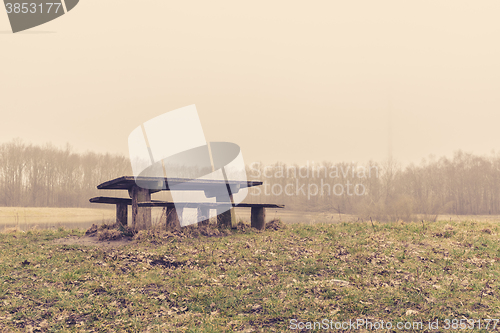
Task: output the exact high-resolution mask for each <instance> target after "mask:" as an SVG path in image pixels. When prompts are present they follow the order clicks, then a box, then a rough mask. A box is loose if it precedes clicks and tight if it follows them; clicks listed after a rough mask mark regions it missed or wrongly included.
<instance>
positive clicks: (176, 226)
mask: <svg viewBox="0 0 500 333" xmlns="http://www.w3.org/2000/svg"><path fill="white" fill-rule="evenodd" d="M165 209H166V219H167V220H166V227H167V230H170V231H173V230H181V224H180V221H179V216H177V211H176V210H175V208H174V207H165Z"/></svg>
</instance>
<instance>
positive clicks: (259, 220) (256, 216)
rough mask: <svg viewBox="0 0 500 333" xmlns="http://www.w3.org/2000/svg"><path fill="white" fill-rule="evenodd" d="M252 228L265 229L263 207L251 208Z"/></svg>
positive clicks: (264, 211)
mask: <svg viewBox="0 0 500 333" xmlns="http://www.w3.org/2000/svg"><path fill="white" fill-rule="evenodd" d="M250 219H251V226H252V228H255V229H259V230H264V229H265V228H266V210H265V208H264V207H252V211H251V216H250Z"/></svg>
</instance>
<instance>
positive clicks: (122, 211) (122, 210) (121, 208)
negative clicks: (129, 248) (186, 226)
mask: <svg viewBox="0 0 500 333" xmlns="http://www.w3.org/2000/svg"><path fill="white" fill-rule="evenodd" d="M89 201H90V202H92V203H101V204H114V205H116V221H117V222H119V223H121V224H122V225H127V218H128V215H127V214H128V210H127V206H130V205H132V199H129V198H114V197H95V198H91V199H90V200H89ZM137 205H138V206H139V207H166V208H167V210H170V211H171V212H172V211H174V210H176V209H183V208H199V210H200V212H201V214H204V216H205V217H207V216H208V211H207V210H208V209H210V208H213V209H216V208H217V207H221V206H227V205H231V206H232V207H242V208H251V209H252V210H251V225H252V227H254V228H256V229H259V230H263V229H264V228H265V216H266V214H265V209H266V208H285V205H278V204H259V203H239V204H230V203H220V202H217V203H211V202H209V203H206V202H203V203H196V202H178V203H173V202H168V201H161V200H151V201H150V202H139V203H138V204H137ZM171 215H176V216H175V218H177V214H172V213H170V214H167V224H169V221H168V220H169V216H171ZM179 215H182V213H180V214H179ZM173 223H177V224H178V218H177V221H173ZM207 223H208V222H207V219H205V221H204V223H203V224H207Z"/></svg>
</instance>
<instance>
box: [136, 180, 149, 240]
mask: <svg viewBox="0 0 500 333" xmlns="http://www.w3.org/2000/svg"><path fill="white" fill-rule="evenodd" d="M131 194H132V228H133V229H134V230H147V229H150V228H151V208H149V207H139V205H138V203H139V202H148V201H151V193H149V190H148V189H144V188H140V187H139V186H134V187H132V191H131Z"/></svg>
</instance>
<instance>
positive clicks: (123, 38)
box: [0, 0, 500, 164]
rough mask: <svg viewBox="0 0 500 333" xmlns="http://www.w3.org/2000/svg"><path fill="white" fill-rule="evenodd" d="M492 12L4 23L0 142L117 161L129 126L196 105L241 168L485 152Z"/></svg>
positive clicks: (294, 4)
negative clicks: (16, 26) (25, 26)
mask: <svg viewBox="0 0 500 333" xmlns="http://www.w3.org/2000/svg"><path fill="white" fill-rule="evenodd" d="M499 10H500V2H498V1H481V2H468V1H455V0H454V1H439V2H436V1H418V2H403V1H386V0H381V1H315V2H313V3H311V2H304V1H272V2H269V1H252V2H236V1H175V2H172V1H160V0H150V1H142V2H138V1H135V2H134V1H118V0H107V1H96V0H86V1H82V2H81V3H80V4H79V5H78V7H76V8H75V9H74V10H72V11H71V12H70V13H68V14H67V15H64V16H63V17H61V18H59V19H57V20H54V21H52V22H49V23H47V24H44V25H42V26H40V27H36V28H34V29H31V30H28V31H26V32H21V33H18V34H12V33H10V32H9V31H10V26H9V22H8V18H7V15H6V14H5V13H1V14H0V32H2V33H0V43H1V45H2V53H1V55H0V60H1V61H0V97H1V101H2V107H1V110H2V111H1V112H2V120H1V121H0V142H7V141H10V140H12V139H13V138H16V137H19V138H22V139H23V140H25V141H26V142H29V143H33V144H37V145H39V144H40V145H41V144H44V143H46V142H51V143H54V144H55V145H56V146H60V147H62V146H64V145H65V144H66V143H67V142H69V143H70V144H71V145H72V146H73V147H74V149H75V150H76V151H77V152H85V151H87V150H91V151H96V152H99V153H113V154H114V153H117V154H123V155H127V154H128V149H127V137H128V134H129V133H130V132H131V131H132V130H133V129H134V128H135V127H137V126H138V125H140V124H142V123H143V122H144V121H146V120H148V119H151V118H153V117H155V116H157V115H160V114H162V113H164V112H167V111H170V110H174V109H176V108H179V107H182V106H186V105H190V104H196V106H197V108H198V112H199V115H200V118H201V121H202V123H203V128H204V131H205V136H206V138H207V140H209V141H229V142H234V143H237V144H239V145H240V146H241V148H242V151H243V155H244V157H245V161H246V162H247V163H252V162H254V161H262V162H263V163H274V162H276V161H282V162H286V163H299V164H305V163H306V162H307V161H316V162H321V161H324V160H328V161H333V162H351V161H357V162H361V163H363V162H366V161H368V160H370V159H373V160H377V161H381V160H383V159H386V158H387V157H388V155H390V154H392V156H393V157H394V158H395V159H397V160H398V161H400V162H402V163H409V162H419V161H420V160H421V159H422V158H423V157H427V156H428V155H429V154H433V155H436V156H448V157H452V156H453V155H452V154H453V152H454V151H456V150H458V149H462V150H464V151H466V152H471V153H474V154H479V155H483V154H490V152H491V151H492V150H495V149H498V142H499V139H500V132H499V131H498V130H497V126H498V125H497V124H498V122H499V120H500V119H499V118H500V116H499V112H498V110H499V109H500V98H499V94H498V91H500V64H499V62H498V59H500V45H499V43H498V42H497V40H498V35H499V33H500V21H499V20H498V14H499ZM389 133H392V134H389ZM390 141H392V144H390Z"/></svg>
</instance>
